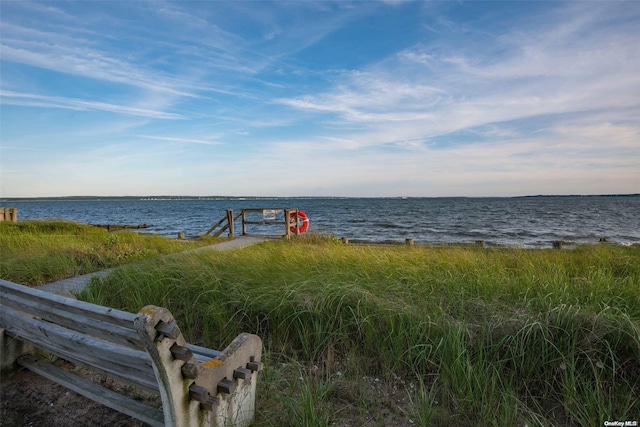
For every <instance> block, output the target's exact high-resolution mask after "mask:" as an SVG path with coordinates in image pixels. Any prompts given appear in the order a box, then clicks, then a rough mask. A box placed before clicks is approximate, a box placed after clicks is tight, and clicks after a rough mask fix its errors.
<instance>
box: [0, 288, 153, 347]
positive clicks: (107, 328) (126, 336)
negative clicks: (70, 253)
mask: <svg viewBox="0 0 640 427" xmlns="http://www.w3.org/2000/svg"><path fill="white" fill-rule="evenodd" d="M0 299H1V300H2V304H3V305H5V306H8V307H11V308H13V309H15V310H18V311H20V312H24V313H28V314H30V315H32V316H33V317H38V318H41V319H43V320H47V321H49V322H52V323H56V324H59V325H62V326H64V327H66V328H68V329H71V330H74V331H78V332H81V333H84V334H87V335H91V336H94V337H96V338H100V339H102V340H105V341H110V342H114V343H116V344H118V345H124V346H127V347H130V348H134V349H142V344H141V343H140V337H139V336H138V334H137V333H136V331H135V330H134V329H133V323H131V324H130V326H129V327H128V328H125V327H123V326H120V325H117V324H112V323H109V322H105V321H102V320H97V319H93V318H90V317H86V316H83V315H81V314H78V313H73V312H69V311H67V310H64V309H62V308H58V307H54V306H52V305H49V304H48V303H46V302H43V301H41V300H35V299H33V298H31V299H29V298H25V297H24V295H18V294H10V293H6V292H3V291H1V290H0Z"/></svg>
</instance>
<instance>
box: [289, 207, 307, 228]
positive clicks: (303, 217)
mask: <svg viewBox="0 0 640 427" xmlns="http://www.w3.org/2000/svg"><path fill="white" fill-rule="evenodd" d="M289 218H290V220H293V221H295V220H296V213H295V212H291V213H290V214H289ZM298 218H299V219H300V227H298V233H304V232H305V231H307V228H309V217H308V216H307V214H306V213H304V212H302V211H298ZM289 230H291V231H292V232H295V231H296V227H295V226H291V227H289Z"/></svg>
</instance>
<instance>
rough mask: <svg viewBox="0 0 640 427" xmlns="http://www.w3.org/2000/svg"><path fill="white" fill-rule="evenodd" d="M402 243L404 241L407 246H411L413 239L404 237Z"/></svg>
mask: <svg viewBox="0 0 640 427" xmlns="http://www.w3.org/2000/svg"><path fill="white" fill-rule="evenodd" d="M404 243H405V244H406V245H407V246H413V239H405V240H404Z"/></svg>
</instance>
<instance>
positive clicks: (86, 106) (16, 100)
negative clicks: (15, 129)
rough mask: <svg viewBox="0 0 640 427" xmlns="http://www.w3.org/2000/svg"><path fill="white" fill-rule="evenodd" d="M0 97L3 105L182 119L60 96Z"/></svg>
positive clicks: (8, 93)
mask: <svg viewBox="0 0 640 427" xmlns="http://www.w3.org/2000/svg"><path fill="white" fill-rule="evenodd" d="M0 97H1V99H0V102H1V103H2V104H4V105H19V106H27V107H39V108H62V109H68V110H78V111H96V110H97V111H107V112H110V113H117V114H125V115H131V116H141V117H149V118H154V119H164V120H176V119H183V118H184V116H183V115H181V114H176V113H167V112H164V111H157V110H148V109H144V108H137V107H131V106H126V105H117V104H110V103H106V102H99V101H85V100H82V99H74V98H65V97H61V96H45V95H36V94H29V93H19V92H13V91H0Z"/></svg>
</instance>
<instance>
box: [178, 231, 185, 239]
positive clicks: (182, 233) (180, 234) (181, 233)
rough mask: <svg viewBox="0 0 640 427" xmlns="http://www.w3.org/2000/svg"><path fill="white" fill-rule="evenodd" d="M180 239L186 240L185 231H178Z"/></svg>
mask: <svg viewBox="0 0 640 427" xmlns="http://www.w3.org/2000/svg"><path fill="white" fill-rule="evenodd" d="M178 240H184V231H181V232H179V233H178Z"/></svg>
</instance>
